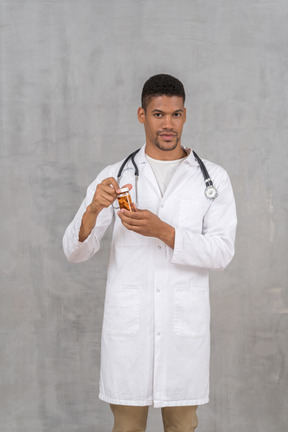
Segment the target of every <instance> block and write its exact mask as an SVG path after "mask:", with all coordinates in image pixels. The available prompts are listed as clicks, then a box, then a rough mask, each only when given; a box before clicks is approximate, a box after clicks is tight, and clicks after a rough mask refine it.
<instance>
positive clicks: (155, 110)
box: [151, 108, 184, 114]
mask: <svg viewBox="0 0 288 432" xmlns="http://www.w3.org/2000/svg"><path fill="white" fill-rule="evenodd" d="M179 111H181V112H184V109H182V108H180V109H178V110H175V111H173V113H176V112H179ZM151 112H152V113H153V112H160V113H162V114H164V113H165V111H161V110H160V109H157V108H156V109H154V110H152V111H151Z"/></svg>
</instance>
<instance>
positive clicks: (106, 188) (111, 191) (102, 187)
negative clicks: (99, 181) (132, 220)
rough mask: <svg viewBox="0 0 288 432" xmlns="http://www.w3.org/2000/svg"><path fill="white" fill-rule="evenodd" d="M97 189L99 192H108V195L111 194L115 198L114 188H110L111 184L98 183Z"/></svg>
mask: <svg viewBox="0 0 288 432" xmlns="http://www.w3.org/2000/svg"><path fill="white" fill-rule="evenodd" d="M99 191H100V192H102V191H103V192H105V193H107V194H109V195H112V196H113V197H115V198H116V195H117V194H116V191H115V189H114V188H112V187H111V186H106V185H100V186H99Z"/></svg>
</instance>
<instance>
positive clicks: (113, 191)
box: [88, 177, 119, 215]
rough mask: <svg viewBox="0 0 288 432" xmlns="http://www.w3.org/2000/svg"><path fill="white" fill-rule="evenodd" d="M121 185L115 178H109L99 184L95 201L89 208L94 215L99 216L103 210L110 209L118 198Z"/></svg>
mask: <svg viewBox="0 0 288 432" xmlns="http://www.w3.org/2000/svg"><path fill="white" fill-rule="evenodd" d="M118 189H119V185H118V183H117V182H116V180H115V179H114V177H109V178H107V179H105V180H103V181H102V182H101V183H99V184H98V186H97V188H96V191H95V194H94V197H93V200H92V202H91V204H90V205H89V206H88V207H89V211H90V213H92V214H96V215H98V214H99V213H100V212H101V210H103V208H106V207H109V206H110V205H111V204H112V203H113V202H114V201H115V199H116V197H117V190H118Z"/></svg>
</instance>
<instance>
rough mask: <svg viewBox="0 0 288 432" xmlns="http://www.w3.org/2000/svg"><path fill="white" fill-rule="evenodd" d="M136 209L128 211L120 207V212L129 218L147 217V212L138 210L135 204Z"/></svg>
mask: <svg viewBox="0 0 288 432" xmlns="http://www.w3.org/2000/svg"><path fill="white" fill-rule="evenodd" d="M135 208H136V211H133V212H130V211H129V210H126V209H121V210H120V211H121V213H122V214H123V215H124V216H126V217H128V218H130V219H135V220H144V219H147V218H148V214H147V211H146V210H139V209H137V207H136V206H135Z"/></svg>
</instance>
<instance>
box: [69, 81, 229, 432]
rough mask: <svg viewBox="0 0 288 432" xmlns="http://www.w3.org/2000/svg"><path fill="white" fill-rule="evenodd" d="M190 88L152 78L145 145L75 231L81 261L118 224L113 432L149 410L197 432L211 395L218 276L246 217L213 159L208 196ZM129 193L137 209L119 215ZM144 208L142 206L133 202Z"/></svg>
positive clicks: (106, 391) (107, 389)
mask: <svg viewBox="0 0 288 432" xmlns="http://www.w3.org/2000/svg"><path fill="white" fill-rule="evenodd" d="M184 102H185V92H184V88H183V85H182V83H181V82H180V81H179V80H177V79H176V78H174V77H172V76H170V75H165V74H160V75H155V76H153V77H151V78H150V79H149V80H148V81H147V82H146V83H145V85H144V87H143V91H142V106H141V107H140V108H139V109H138V119H139V121H140V123H142V124H143V125H144V129H145V135H146V144H145V145H144V146H143V147H142V148H141V149H140V151H139V152H138V153H137V154H136V156H135V163H136V165H137V167H138V169H139V179H138V182H137V196H138V202H136V180H135V176H134V166H133V162H132V161H131V159H130V160H129V161H128V162H127V163H126V165H125V167H124V170H123V173H122V178H121V180H119V184H118V182H117V180H116V178H117V173H118V170H119V168H120V166H121V164H122V162H123V161H121V162H119V163H116V164H114V165H110V166H108V167H107V168H105V169H104V170H103V171H102V172H101V173H100V174H99V175H98V177H97V178H96V180H95V181H94V182H93V183H92V184H91V185H90V186H89V187H88V189H87V195H86V198H85V199H84V201H83V202H82V204H81V207H80V209H79V210H78V212H77V214H76V216H75V218H74V220H73V221H72V222H71V224H70V225H69V226H68V228H67V230H66V232H65V235H64V238H63V246H64V252H65V255H66V257H67V259H68V260H69V261H71V262H80V261H85V260H87V259H88V258H90V257H91V256H92V255H93V254H94V253H96V252H97V251H98V250H99V249H100V241H101V239H102V236H103V234H104V232H105V230H106V228H107V227H108V226H109V224H110V223H111V222H112V221H113V223H114V230H113V237H112V244H111V253H110V260H109V265H108V275H107V288H106V298H105V310H104V320H103V328H102V344H101V378H100V394H99V397H100V399H102V400H104V401H106V402H108V403H110V406H111V409H112V412H113V414H114V429H113V432H128V431H145V428H146V421H147V414H148V407H149V405H153V406H154V407H161V408H162V418H163V425H164V430H165V432H172V431H173V432H177V431H178V432H186V431H187V432H191V431H194V430H195V428H196V427H197V423H198V420H197V415H196V409H197V406H198V405H201V404H205V403H207V402H208V397H209V395H208V393H209V350H210V334H209V319H210V306H209V286H208V272H209V270H222V269H223V268H225V267H226V266H227V265H228V263H229V262H230V261H231V259H232V257H233V254H234V238H235V229H236V212H235V203H234V198H233V192H232V188H231V184H230V181H229V178H228V175H227V173H226V172H225V171H224V170H223V169H222V168H221V167H219V166H217V165H215V164H213V163H211V162H208V161H205V166H206V168H207V170H208V172H209V176H210V177H211V179H212V181H213V184H214V186H215V187H216V189H217V191H218V196H217V197H215V196H214V195H213V196H212V199H211V198H210V197H209V196H207V195H205V189H206V185H205V182H204V179H203V173H202V171H201V168H200V164H199V161H198V160H197V159H196V157H195V155H194V154H193V152H192V151H191V150H190V149H188V148H185V147H183V146H182V145H181V135H182V129H183V126H184V123H185V121H186V109H185V107H184ZM124 185H125V186H127V187H128V188H129V189H130V190H131V195H132V200H133V201H134V210H135V211H133V212H131V211H128V210H125V209H124V210H123V209H121V211H119V209H115V207H116V203H117V200H116V196H117V192H119V187H123V186H124ZM135 202H136V203H135Z"/></svg>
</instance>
